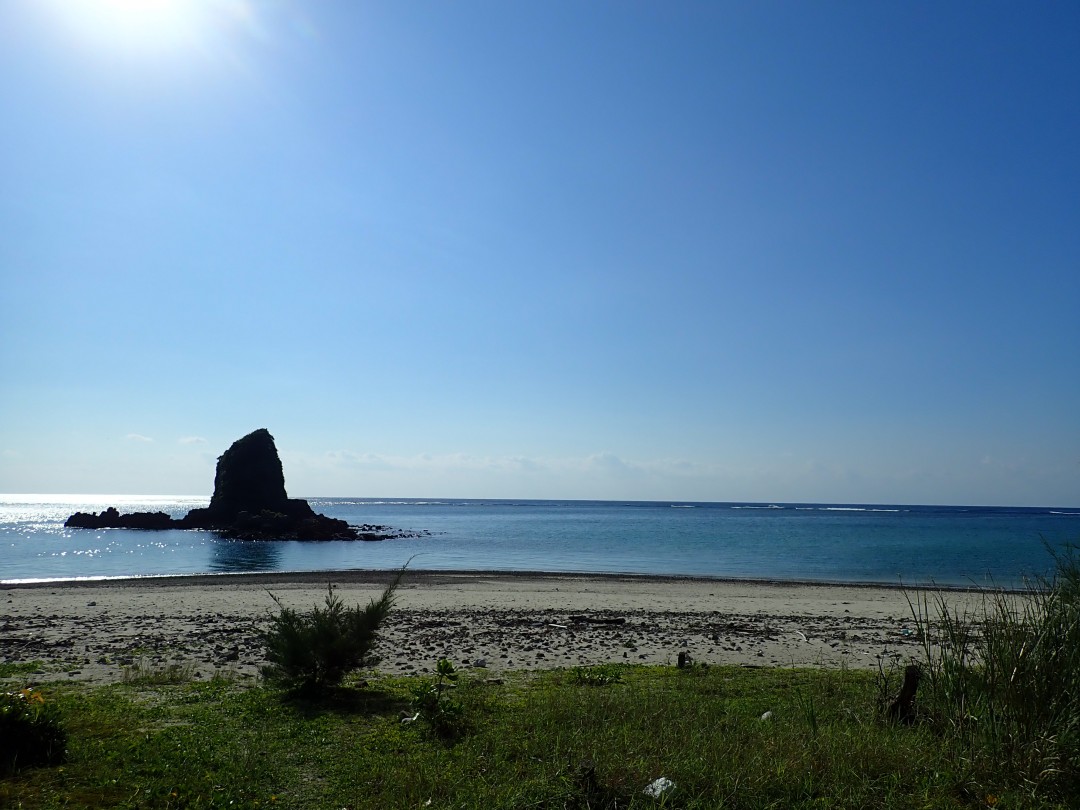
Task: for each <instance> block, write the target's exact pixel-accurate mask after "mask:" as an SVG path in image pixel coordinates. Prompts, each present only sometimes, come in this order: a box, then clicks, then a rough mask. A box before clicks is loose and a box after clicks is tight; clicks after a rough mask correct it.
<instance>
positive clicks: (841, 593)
mask: <svg viewBox="0 0 1080 810" xmlns="http://www.w3.org/2000/svg"><path fill="white" fill-rule="evenodd" d="M391 576H392V575H391V574H389V573H387V572H356V571H350V572H335V573H320V574H283V575H276V574H267V575H262V574H258V575H231V576H218V577H188V578H168V579H141V580H122V581H117V580H113V581H107V582H86V583H54V584H46V585H32V586H28V585H19V586H0V662H26V661H40V662H42V665H41V667H40V668H39V670H38V671H37V672H35V673H33V674H31V675H29V676H26V675H24V676H20V678H21V680H24V681H29V682H40V681H47V680H56V679H64V680H68V679H72V680H76V679H77V680H85V681H93V682H99V683H100V682H108V681H115V680H119V679H121V678H122V677H123V671H124V668H125V667H130V666H133V665H136V664H139V663H142V664H143V665H145V666H150V667H162V666H165V665H167V664H170V663H183V664H185V665H187V666H189V667H191V668H193V669H194V671H195V672H197V674H198V677H203V678H206V677H211V676H213V675H214V674H221V675H229V676H236V677H241V678H247V677H255V676H257V673H258V669H259V667H260V666H261V665H262V664H263V663H264V661H263V658H262V648H261V645H260V643H259V640H258V636H257V633H258V631H259V630H260V629H262V628H265V627H266V626H267V625H268V618H269V616H270V614H271V613H272V612H273V611H274V610H275V609H276V605H275V603H274V601H273V599H272V598H271V597H270V593H271V592H272V593H273V594H274V595H275V596H277V597H278V598H279V599H280V600H281V601H282V603H283V604H286V605H289V606H291V607H295V608H299V609H307V608H310V607H312V606H314V605H316V604H319V605H321V604H322V603H323V600H324V598H325V596H326V592H327V583H328V582H333V583H334V585H335V589H336V592H337V593H338V594H339V596H341V597H342V599H343V600H344V601H345V602H346V604H349V605H352V604H355V603H366V602H367V601H368V600H369V599H371V598H373V597H377V596H378V595H379V594H380V593H381V591H382V588H383V587H385V585H386V583H387V582H388V581H389V580H390V578H391ZM920 598H921V597H920ZM975 598H976V597H975V596H974V595H972V594H967V593H963V592H955V593H951V594H950V595H949V599H950V600H952V601H964V602H971V601H972V600H973V599H975ZM574 616H579V617H580V616H585V617H587V618H589V619H592V620H604V619H616V620H618V619H622V620H624V621H622V622H621V623H604V622H602V621H580V620H576V621H575V620H574V619H573V618H572V617H574ZM919 650H920V644H919V642H918V641H917V639H916V637H915V634H914V622H913V621H912V618H911V610H910V608H909V605H908V601H907V597H906V596H905V594H904V592H902V591H900V590H899V589H892V588H881V587H863V586H845V585H810V584H780V583H766V582H739V581H726V580H704V579H682V578H659V577H629V576H593V575H545V574H532V573H526V574H509V573H456V572H426V571H410V572H409V573H408V574H407V576H406V579H405V581H404V583H403V584H402V586H401V588H400V589H399V591H398V598H397V603H396V607H395V609H394V611H393V612H392V613H391V616H390V619H389V620H388V622H387V625H386V628H385V632H384V633H383V634H382V636H381V639H380V642H379V645H378V648H377V652H378V654H379V655H380V657H381V661H380V662H379V664H378V665H377V667H376V669H377V670H379V671H381V672H390V673H411V672H426V671H430V670H431V669H432V667H433V665H434V663H435V662H436V661H437V660H438V659H439V658H441V657H444V656H445V657H448V658H450V659H451V660H453V661H454V662H455V663H456V664H458V665H464V666H473V665H476V664H477V663H478V662H483V663H484V664H485V665H486V666H485V667H483V668H485V669H486V670H488V671H490V672H492V673H497V672H499V671H502V670H519V669H538V668H550V667H567V666H578V665H582V664H598V663H604V662H628V663H647V664H663V663H672V664H673V663H675V661H676V659H677V657H678V655H679V652H680V651H686V652H689V653H690V654H691V655H692V656H693V658H694V660H695V661H698V662H706V663H709V664H727V665H741V666H792V665H794V666H846V667H850V668H866V667H876V666H877V664H878V660H879V659H880V658H882V657H883V658H884V659H885V660H886V661H887V662H889V663H893V662H903V661H906V660H907V659H909V658H910V657H912V656H914V655H917V654H918V652H919Z"/></svg>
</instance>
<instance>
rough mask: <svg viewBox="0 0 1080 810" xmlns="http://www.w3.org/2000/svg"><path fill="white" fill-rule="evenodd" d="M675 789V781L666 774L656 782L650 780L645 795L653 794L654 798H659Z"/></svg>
mask: <svg viewBox="0 0 1080 810" xmlns="http://www.w3.org/2000/svg"><path fill="white" fill-rule="evenodd" d="M674 789H675V783H674V782H672V781H671V780H670V779H668V778H667V777H666V776H661V777H660V778H659V779H657V780H656V781H655V782H650V783H649V786H648V787H647V788H645V795H646V796H651V797H652V798H654V799H659V798H661V797H662V796H666V795H667V794H669V793H671V791H673V790H674Z"/></svg>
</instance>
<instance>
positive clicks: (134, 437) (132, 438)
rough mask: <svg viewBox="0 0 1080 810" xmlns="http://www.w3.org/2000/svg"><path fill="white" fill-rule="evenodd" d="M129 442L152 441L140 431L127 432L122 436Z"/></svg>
mask: <svg viewBox="0 0 1080 810" xmlns="http://www.w3.org/2000/svg"><path fill="white" fill-rule="evenodd" d="M124 438H125V439H127V440H128V441H129V442H152V441H154V440H153V439H151V438H150V437H149V436H143V435H142V434H141V433H129V434H128V435H127V436H125V437H124Z"/></svg>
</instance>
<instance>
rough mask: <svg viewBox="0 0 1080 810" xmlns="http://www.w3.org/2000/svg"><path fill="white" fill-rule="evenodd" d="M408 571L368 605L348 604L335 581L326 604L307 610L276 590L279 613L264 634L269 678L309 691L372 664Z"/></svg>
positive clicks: (263, 671)
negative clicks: (293, 605)
mask: <svg viewBox="0 0 1080 810" xmlns="http://www.w3.org/2000/svg"><path fill="white" fill-rule="evenodd" d="M404 573H405V569H404V568H402V569H401V571H399V572H398V573H397V576H395V577H394V580H393V581H392V582H391V583H390V584H389V585H388V586H387V587H386V590H385V591H383V594H382V596H381V597H380V598H379V599H372V600H371V601H370V602H369V603H368V604H367V606H365V607H360V605H355V606H353V607H351V608H348V607H345V603H344V602H342V601H341V599H340V597H338V596H337V595H336V594H335V593H334V586H333V585H328V587H327V594H326V602H325V604H326V606H325V607H324V608H320V607H318V606H316V607H314V608H312V610H310V611H308V612H306V613H301V612H298V611H296V610H293V609H292V608H289V607H286V606H285V605H283V604H282V603H281V600H279V599H278V598H277V597H276V596H274V595H273V594H271V595H270V596H271V598H273V600H274V601H275V602H276V603H277V605H278V608H279V611H278V613H277V615H275V616H272V617H271V622H270V627H269V629H268V630H266V631H264V632H263V633H262V640H263V643H264V644H265V645H266V659H267V661H268V663H267V665H266V666H264V667H263V669H262V674H263V677H264V678H266V679H267V680H269V681H271V682H274V683H279V684H281V685H283V686H285V687H286V688H289V689H291V690H296V691H309V690H316V689H320V688H324V687H328V686H337V685H339V684H340V683H341V681H342V680H343V679H344V677H345V675H347V674H348V673H349V672H352V671H353V670H356V669H359V668H361V667H363V666H366V665H368V664H369V663H370V660H371V651H372V648H373V647H374V646H375V641H376V639H377V637H378V631H379V626H380V625H381V624H382V622H383V620H384V619H386V617H387V616H388V615H390V609H391V607H393V604H394V593H395V591H396V590H397V587H398V585H399V584H400V583H401V578H402V576H403V575H404Z"/></svg>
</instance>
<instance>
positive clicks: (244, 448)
mask: <svg viewBox="0 0 1080 810" xmlns="http://www.w3.org/2000/svg"><path fill="white" fill-rule="evenodd" d="M64 525H65V526H68V527H71V528H80V529H203V530H210V531H215V532H218V533H220V534H222V535H223V536H225V537H232V538H238V539H242V540H384V539H388V538H393V537H407V536H416V535H413V534H409V533H404V532H398V531H396V530H394V529H391V528H389V527H387V526H368V525H365V526H361V527H353V526H350V525H349V524H348V523H347V522H345V521H344V520H337V519H336V518H330V517H327V516H326V515H320V514H318V513H316V512H315V511H314V510H313V509H312V508H311V506H310V505H309V504H308V502H307V501H305V500H303V499H301V498H290V497H289V496H288V494H287V493H286V491H285V474H284V472H283V470H282V468H281V459H280V458H279V457H278V452H277V447H276V446H275V444H274V437H273V436H271V435H270V431H268V430H266V428H261V429H259V430H256V431H255V432H253V433H249V434H248V435H247V436H244V437H243V438H242V439H238V440H237V441H235V442H233V444H232V446H231V447H229V449H228V450H226V451H225V452H224V453H223V454H222V455H221V456H220V457H219V458H218V463H217V471H216V474H215V475H214V494H213V497H211V499H210V505H209V506H207V507H205V508H203V509H192V510H191V511H190V512H188V513H187V515H185V516H184V517H182V518H179V519H176V518H172V517H170V516H169V515H167V514H165V513H164V512H133V513H131V514H126V515H124V514H121V513H120V512H118V511H117V510H116V509H115V508H114V507H109V508H108V509H106V510H105V511H103V512H100V513H98V514H93V513H86V512H76V513H75V514H74V515H72V516H71V517H69V518H68V519H67V521H66V522H65V523H64Z"/></svg>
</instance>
